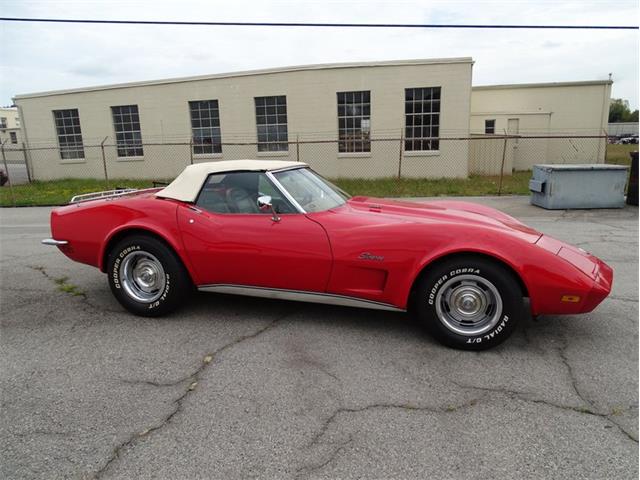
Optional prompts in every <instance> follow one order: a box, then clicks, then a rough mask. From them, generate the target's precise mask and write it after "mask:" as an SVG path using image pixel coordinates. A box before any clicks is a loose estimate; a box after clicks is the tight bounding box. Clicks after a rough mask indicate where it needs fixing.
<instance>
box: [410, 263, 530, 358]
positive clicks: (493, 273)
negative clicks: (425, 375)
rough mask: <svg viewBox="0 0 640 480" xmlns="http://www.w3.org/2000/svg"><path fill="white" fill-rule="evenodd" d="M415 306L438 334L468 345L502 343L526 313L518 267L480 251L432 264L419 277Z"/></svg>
mask: <svg viewBox="0 0 640 480" xmlns="http://www.w3.org/2000/svg"><path fill="white" fill-rule="evenodd" d="M415 310H416V313H417V316H418V319H419V321H420V322H421V323H422V324H423V325H424V326H425V327H427V329H428V330H429V331H430V332H431V334H432V335H433V336H434V337H435V338H436V339H438V340H439V341H440V342H441V343H443V344H444V345H447V346H449V347H453V348H458V349H463V350H485V349H488V348H492V347H494V346H496V345H498V344H500V343H502V342H503V341H505V340H506V339H507V338H508V337H509V336H510V335H511V334H512V333H513V332H514V330H515V328H516V326H517V324H518V322H519V321H520V319H521V318H522V317H523V316H524V315H525V309H524V302H523V295H522V291H521V288H520V284H519V283H518V280H517V279H516V278H515V277H514V275H513V273H512V272H511V271H510V270H508V269H507V268H506V267H504V266H502V265H500V264H499V263H497V262H494V261H491V260H489V259H486V258H483V257H477V256H461V257H454V258H451V259H449V260H445V261H443V262H440V263H438V264H436V265H435V266H434V267H433V268H430V269H429V270H428V271H427V272H426V274H425V275H424V276H423V277H422V279H421V280H420V281H419V283H418V288H417V291H416V297H415Z"/></svg>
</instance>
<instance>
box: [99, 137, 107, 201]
mask: <svg viewBox="0 0 640 480" xmlns="http://www.w3.org/2000/svg"><path fill="white" fill-rule="evenodd" d="M107 138H109V137H108V136H107V137H104V140H102V142H100V151H101V152H102V168H104V182H105V185H106V186H107V189H108V188H109V175H108V174H107V157H105V155H104V142H106V141H107Z"/></svg>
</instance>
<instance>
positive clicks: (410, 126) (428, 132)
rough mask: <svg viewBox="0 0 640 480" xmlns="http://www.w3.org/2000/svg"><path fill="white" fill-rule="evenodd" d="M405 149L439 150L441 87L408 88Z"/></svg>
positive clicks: (406, 90) (405, 105) (405, 106)
mask: <svg viewBox="0 0 640 480" xmlns="http://www.w3.org/2000/svg"><path fill="white" fill-rule="evenodd" d="M404 95H405V99H404V100H405V101H404V111H405V142H404V149H405V150H407V151H414V150H418V151H420V150H438V149H439V148H440V145H439V141H438V137H439V134H440V130H439V129H440V87H429V88H407V89H405V91H404Z"/></svg>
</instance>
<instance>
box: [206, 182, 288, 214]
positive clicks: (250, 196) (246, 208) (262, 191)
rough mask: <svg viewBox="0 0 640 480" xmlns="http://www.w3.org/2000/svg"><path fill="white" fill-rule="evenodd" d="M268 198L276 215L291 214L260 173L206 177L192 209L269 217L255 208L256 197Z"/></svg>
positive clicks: (284, 200) (283, 199)
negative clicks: (265, 196) (195, 207)
mask: <svg viewBox="0 0 640 480" xmlns="http://www.w3.org/2000/svg"><path fill="white" fill-rule="evenodd" d="M262 195H269V196H271V198H272V200H271V201H272V204H273V206H274V208H275V209H276V212H277V213H295V212H296V211H295V209H294V208H293V206H292V205H291V204H290V203H289V202H288V201H287V200H286V199H285V198H283V197H282V194H280V192H279V191H278V189H277V188H275V187H274V186H273V184H272V183H271V181H270V180H269V178H268V177H267V176H266V175H265V174H264V172H231V173H217V174H211V175H209V177H207V181H206V182H205V183H204V186H203V187H202V190H201V191H200V194H199V195H198V199H197V200H196V206H198V207H200V208H202V209H203V210H207V211H209V212H213V213H222V214H260V213H264V214H269V215H270V214H271V212H270V211H268V209H267V210H266V211H261V210H260V208H258V197H260V196H262Z"/></svg>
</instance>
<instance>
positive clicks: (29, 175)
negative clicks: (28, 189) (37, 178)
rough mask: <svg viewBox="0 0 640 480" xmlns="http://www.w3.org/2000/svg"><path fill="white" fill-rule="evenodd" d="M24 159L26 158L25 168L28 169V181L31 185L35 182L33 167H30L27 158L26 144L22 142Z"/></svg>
mask: <svg viewBox="0 0 640 480" xmlns="http://www.w3.org/2000/svg"><path fill="white" fill-rule="evenodd" d="M22 157H23V158H24V166H25V167H26V168H27V180H29V183H31V182H32V181H33V178H32V176H31V175H32V173H31V165H29V157H28V156H27V147H26V145H25V144H24V142H22Z"/></svg>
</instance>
